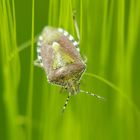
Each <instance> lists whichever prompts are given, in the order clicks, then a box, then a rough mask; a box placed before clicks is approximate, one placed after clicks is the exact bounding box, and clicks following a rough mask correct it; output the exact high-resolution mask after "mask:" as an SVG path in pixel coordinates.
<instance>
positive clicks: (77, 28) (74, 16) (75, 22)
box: [73, 10, 80, 44]
mask: <svg viewBox="0 0 140 140" xmlns="http://www.w3.org/2000/svg"><path fill="white" fill-rule="evenodd" d="M73 21H74V26H75V30H76V34H77V38H78V44H79V42H80V32H79V27H78V23H77V20H76V10H73Z"/></svg>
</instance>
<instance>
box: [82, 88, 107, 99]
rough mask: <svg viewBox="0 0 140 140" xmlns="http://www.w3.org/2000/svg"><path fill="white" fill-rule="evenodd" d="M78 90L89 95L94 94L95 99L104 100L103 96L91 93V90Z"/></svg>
mask: <svg viewBox="0 0 140 140" xmlns="http://www.w3.org/2000/svg"><path fill="white" fill-rule="evenodd" d="M80 92H82V93H86V94H89V95H91V96H95V97H96V98H97V99H99V100H103V101H104V100H105V98H104V97H101V96H99V95H97V94H94V93H92V92H88V91H84V90H80Z"/></svg>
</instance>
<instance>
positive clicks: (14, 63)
mask: <svg viewBox="0 0 140 140" xmlns="http://www.w3.org/2000/svg"><path fill="white" fill-rule="evenodd" d="M73 9H75V10H76V11H77V21H78V25H79V28H80V35H81V42H80V43H81V45H80V48H81V54H82V55H83V56H86V57H87V59H88V62H87V71H86V72H87V73H86V74H85V75H84V76H83V77H82V80H81V89H84V90H86V91H91V92H94V93H96V94H98V95H101V96H103V97H105V98H106V101H104V102H103V101H99V100H97V99H96V98H94V97H92V96H89V95H86V94H82V93H81V94H78V95H77V96H74V97H72V98H71V100H70V102H69V104H68V106H67V109H66V111H65V113H64V114H63V115H62V114H61V108H62V106H63V104H64V102H65V99H66V97H67V92H66V91H65V92H64V93H62V94H60V87H57V86H54V85H51V84H49V83H48V82H47V79H46V75H45V73H44V71H43V70H41V69H40V68H37V67H34V65H33V61H34V59H36V51H35V50H36V43H34V42H35V37H36V36H37V35H39V33H40V32H41V31H42V29H43V27H44V26H46V25H51V26H54V27H62V28H64V29H66V30H67V31H69V32H70V33H71V34H72V35H73V36H75V38H76V33H75V29H74V25H73V20H72V11H73ZM139 55H140V0H0V140H19V139H20V140H72V139H73V140H139V139H140V64H139V61H140V57H139Z"/></svg>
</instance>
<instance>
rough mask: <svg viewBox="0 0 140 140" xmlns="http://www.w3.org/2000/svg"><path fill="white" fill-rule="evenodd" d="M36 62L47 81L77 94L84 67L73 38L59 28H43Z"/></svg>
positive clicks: (77, 45) (76, 43) (72, 93)
mask: <svg viewBox="0 0 140 140" xmlns="http://www.w3.org/2000/svg"><path fill="white" fill-rule="evenodd" d="M37 52H38V61H39V63H40V65H41V66H42V67H43V68H44V70H45V72H46V75H47V78H48V81H49V82H50V83H53V84H57V85H60V86H63V87H65V88H66V89H68V92H69V94H71V95H74V94H77V93H78V92H79V91H80V89H79V84H80V78H81V76H82V74H83V72H84V71H85V68H86V65H85V63H84V61H83V59H82V57H81V55H80V52H79V44H78V42H77V41H75V40H74V38H73V36H72V35H70V34H69V33H68V32H67V31H65V30H63V29H61V28H53V27H49V26H47V27H45V28H44V29H43V31H42V33H41V35H40V37H39V40H38V47H37Z"/></svg>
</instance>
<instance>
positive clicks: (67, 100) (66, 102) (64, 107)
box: [62, 94, 71, 113]
mask: <svg viewBox="0 0 140 140" xmlns="http://www.w3.org/2000/svg"><path fill="white" fill-rule="evenodd" d="M70 97H71V95H70V94H69V95H68V97H67V99H66V101H65V104H64V106H63V108H62V113H63V112H64V111H65V109H66V106H67V104H68V102H69V99H70Z"/></svg>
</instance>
